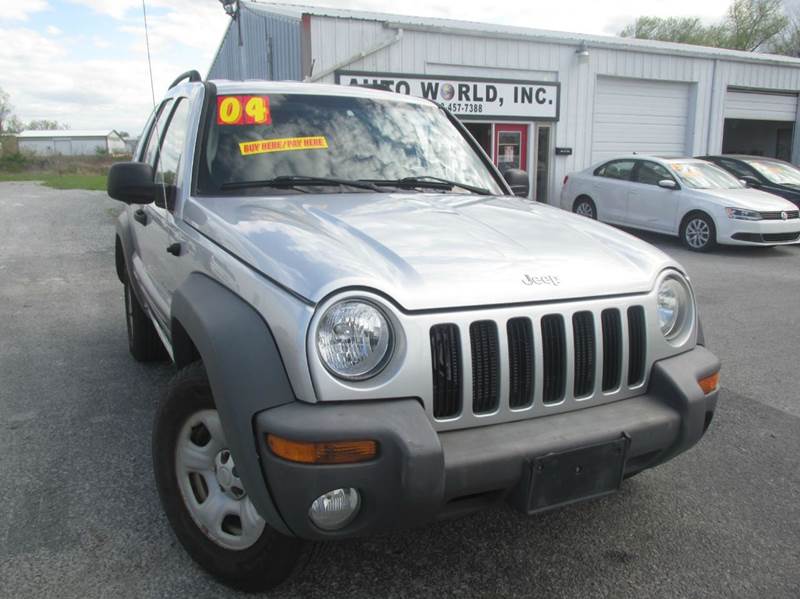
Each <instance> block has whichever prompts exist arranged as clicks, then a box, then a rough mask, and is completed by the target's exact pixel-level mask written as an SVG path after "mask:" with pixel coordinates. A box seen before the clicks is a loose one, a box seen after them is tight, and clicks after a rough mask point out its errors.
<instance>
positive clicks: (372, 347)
mask: <svg viewBox="0 0 800 599" xmlns="http://www.w3.org/2000/svg"><path fill="white" fill-rule="evenodd" d="M393 337H394V335H393V332H392V327H391V325H390V324H389V321H388V319H387V318H386V316H384V314H383V312H381V310H380V309H379V308H378V307H377V306H375V305H374V304H371V303H369V302H366V301H363V300H344V301H341V302H339V303H337V304H334V305H333V306H331V307H330V308H328V309H327V310H326V311H325V313H324V314H323V315H322V318H321V319H320V322H319V325H318V326H317V351H319V355H320V358H321V359H322V363H323V364H324V365H325V368H327V369H328V370H329V371H330V372H331V373H332V374H334V375H335V376H337V377H339V378H342V379H347V380H353V381H358V380H363V379H367V378H370V377H372V376H375V375H376V374H378V373H379V372H380V371H381V370H382V369H383V367H384V366H385V365H386V363H387V362H388V361H389V358H390V357H391V355H392V349H393V346H394V338H393Z"/></svg>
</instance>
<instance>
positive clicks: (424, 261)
mask: <svg viewBox="0 0 800 599" xmlns="http://www.w3.org/2000/svg"><path fill="white" fill-rule="evenodd" d="M183 219H184V220H185V221H186V222H187V223H188V224H189V225H190V226H191V227H193V228H195V229H196V230H197V231H199V232H200V233H202V234H203V235H204V236H206V237H207V238H209V239H211V240H212V241H214V242H215V243H217V244H218V245H220V246H222V247H223V248H225V249H226V250H227V251H229V252H230V253H232V254H234V255H235V256H237V257H238V258H239V259H240V260H242V261H244V262H246V263H247V264H249V265H250V266H252V267H253V268H254V269H256V270H258V271H259V272H261V273H262V274H264V275H265V276H267V277H269V278H270V279H272V280H273V281H275V282H276V283H279V284H280V285H282V286H283V287H285V288H288V289H290V290H291V291H293V292H294V293H296V294H298V295H300V296H302V297H304V298H306V299H308V300H310V301H311V302H314V303H316V302H319V301H320V300H321V299H323V298H324V297H326V296H327V295H329V294H330V293H332V292H334V291H336V290H338V289H343V288H352V287H361V288H368V289H372V290H376V291H378V292H380V293H383V294H385V295H387V296H389V297H390V298H392V299H393V300H394V301H395V302H397V303H398V304H399V305H400V306H401V307H402V308H404V309H406V310H423V309H437V308H453V307H464V306H486V305H493V304H509V303H524V302H536V301H553V300H563V299H569V298H585V297H593V296H606V295H614V294H627V293H636V292H646V291H648V290H650V289H651V287H652V285H653V283H654V280H655V277H656V276H657V274H658V273H659V272H660V271H661V270H662V269H663V268H665V267H666V266H677V265H676V264H675V262H673V261H672V260H671V259H670V258H669V257H668V256H667V255H666V254H664V253H663V252H661V251H659V250H657V249H655V248H653V247H652V246H650V245H649V244H647V243H644V242H642V241H641V240H639V239H637V238H635V237H633V236H631V235H628V234H627V233H623V232H622V231H619V230H616V229H613V228H611V227H609V226H607V225H603V224H600V223H597V222H595V221H591V220H589V219H587V218H584V217H578V216H575V215H573V214H571V213H568V212H565V211H562V210H560V209H557V208H554V207H551V206H547V205H544V204H537V203H535V202H528V201H525V200H521V199H518V198H509V197H485V196H475V195H458V194H441V193H382V194H373V193H353V194H322V195H316V194H296V195H289V196H267V197H213V198H212V197H203V198H199V199H191V200H190V201H189V202H187V203H186V204H185V208H184V212H183Z"/></svg>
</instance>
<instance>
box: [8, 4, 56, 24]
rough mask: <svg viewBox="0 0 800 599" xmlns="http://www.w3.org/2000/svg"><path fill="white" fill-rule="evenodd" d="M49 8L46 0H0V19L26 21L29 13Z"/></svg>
mask: <svg viewBox="0 0 800 599" xmlns="http://www.w3.org/2000/svg"><path fill="white" fill-rule="evenodd" d="M49 8H50V6H49V5H48V4H47V2H46V0H25V1H24V2H20V1H19V0H0V21H27V20H28V17H29V16H30V15H31V14H33V13H37V12H42V11H43V10H48V9H49Z"/></svg>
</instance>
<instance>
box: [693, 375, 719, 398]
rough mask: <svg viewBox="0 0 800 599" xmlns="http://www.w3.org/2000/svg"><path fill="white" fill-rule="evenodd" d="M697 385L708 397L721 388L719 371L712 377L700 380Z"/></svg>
mask: <svg viewBox="0 0 800 599" xmlns="http://www.w3.org/2000/svg"><path fill="white" fill-rule="evenodd" d="M697 383H698V384H699V385H700V388H701V389H702V390H703V393H705V394H706V395H708V394H709V393H711V392H712V391H716V390H717V387H719V370H718V371H717V372H715V373H714V374H712V375H710V376H707V377H705V378H703V379H700V380H699V381H697Z"/></svg>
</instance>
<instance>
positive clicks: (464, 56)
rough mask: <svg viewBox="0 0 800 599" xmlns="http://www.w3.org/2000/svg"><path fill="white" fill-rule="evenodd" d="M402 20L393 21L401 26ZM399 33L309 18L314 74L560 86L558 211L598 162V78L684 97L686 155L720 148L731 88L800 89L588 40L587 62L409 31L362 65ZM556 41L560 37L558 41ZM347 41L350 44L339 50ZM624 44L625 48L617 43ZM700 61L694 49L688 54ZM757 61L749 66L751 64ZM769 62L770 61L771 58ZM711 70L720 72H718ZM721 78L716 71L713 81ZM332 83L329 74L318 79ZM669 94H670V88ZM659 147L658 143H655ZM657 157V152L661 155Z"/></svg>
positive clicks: (786, 69) (554, 50) (759, 67)
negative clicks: (562, 151)
mask: <svg viewBox="0 0 800 599" xmlns="http://www.w3.org/2000/svg"><path fill="white" fill-rule="evenodd" d="M401 20H402V19H400V18H399V17H398V18H397V19H396V21H397V22H398V23H397V24H398V26H401V24H400V21H401ZM395 33H396V29H394V28H390V27H385V26H384V24H383V22H381V21H377V20H368V19H366V18H364V19H352V18H339V17H332V16H320V15H312V17H311V54H312V57H313V58H314V59H315V60H316V64H315V68H314V70H315V72H320V71H322V70H324V69H326V68H330V67H333V66H335V65H337V64H339V63H341V62H343V61H347V60H348V59H352V61H351V62H350V63H349V64H347V67H346V68H348V69H352V70H366V71H378V72H399V73H416V74H442V75H454V76H456V75H463V76H475V77H487V78H492V77H496V78H502V79H508V78H510V79H514V78H516V79H533V80H547V81H560V82H561V115H560V120H559V122H558V123H555V124H554V128H553V134H554V145H555V146H559V147H570V148H572V149H573V153H572V155H571V156H551V171H552V175H551V178H550V181H551V185H550V189H549V198H551V200H550V201H551V202H557V201H558V196H559V193H560V187H561V181H562V180H563V178H564V175H566V174H568V173H570V172H573V171H575V170H580V169H583V168H586V167H587V166H589V165H590V164H591V163H592V161H593V155H592V146H593V145H594V144H593V141H594V140H593V138H594V133H595V128H594V113H595V110H596V107H595V96H596V93H595V86H596V83H597V79H598V77H618V78H636V79H644V80H666V81H669V82H673V83H675V84H677V88H680V89H684V90H686V91H685V96H684V97H683V98H684V99H682V100H681V102H682V104H681V105H682V106H684V109H685V113H684V117H685V118H684V123H683V126H682V131H683V134H682V136H679V135H678V134H677V133H676V131H680V130H681V129H680V128H678V129H675V127H673V136H672V140H673V141H672V147H673V149H674V148H678V147H680V148H681V151H682V152H684V153H686V154H689V155H697V154H703V153H706V152H715V151H719V150H720V149H721V144H722V127H723V122H724V105H725V96H726V91H727V88H728V87H729V86H731V87H745V88H764V87H765V86H767V85H768V86H769V89H773V90H778V91H781V90H783V91H795V92H796V91H797V90H800V68H799V67H798V66H797V65H795V64H792V63H789V62H787V64H786V65H785V66H784V65H773V64H759V63H756V62H735V61H734V60H735V57H733V56H730V57H728V56H727V55H726V53H724V52H720V53H717V52H706V53H705V54H707V55H703V53H702V52H698V53H696V54H694V55H693V54H692V53H690V52H689V50H692V49H688V50H686V51H683V50H680V52H679V50H676V53H675V54H666V53H663V52H656V50H655V49H652V50H650V49H648V48H646V47H644V46H643V45H642V44H631V45H630V46H628V47H620V46H616V47H610V46H608V45H607V46H605V47H595V46H593V45H592V42H591V40H590V41H589V53H590V56H589V58H588V60H581V59H579V58H578V57H577V56H576V54H575V50H576V49H577V46H578V44H579V43H580V41H579V40H578V39H577V38H576V39H574V40H572V41H571V42H570V41H569V40H567V39H558V40H557V39H554V40H553V41H552V42H548V41H544V40H542V39H531V40H525V39H519V37H517V38H514V39H504V38H503V36H502V34H500V33H498V35H497V37H496V38H495V39H492V38H489V37H487V36H486V35H484V36H483V37H477V36H475V35H469V32H465V33H464V34H459V33H458V32H455V31H454V30H447V31H446V32H440V31H433V30H425V31H420V30H417V29H413V28H412V29H406V30H404V34H403V37H402V39H401V40H400V41H399V42H397V43H396V44H393V45H392V46H389V47H388V48H385V49H383V50H381V51H379V52H377V53H376V54H374V55H370V56H367V57H358V56H357V54H358V53H359V52H361V51H363V50H366V49H369V48H370V47H373V46H375V45H376V44H377V43H378V42H380V41H382V40H387V39H391V38H392V37H393V36H394V35H395ZM554 35H555V34H554ZM339 36H344V37H345V38H346V39H347V40H349V42H350V43H348V44H347V46H346V47H340V46H337V44H336V43H335V40H336V39H337V38H338V37H339ZM617 41H619V40H617ZM692 52H694V50H692ZM749 59H750V60H751V58H749ZM765 60H767V59H766V58H765ZM715 63H716V64H717V66H716V69H715ZM715 71H716V72H715ZM321 81H322V82H328V83H332V82H333V81H334V77H333V75H332V74H331V75H330V76H328V77H325V78H323V79H322V80H321ZM668 87H669V85H668ZM656 141H658V140H656ZM656 149H657V148H656Z"/></svg>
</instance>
